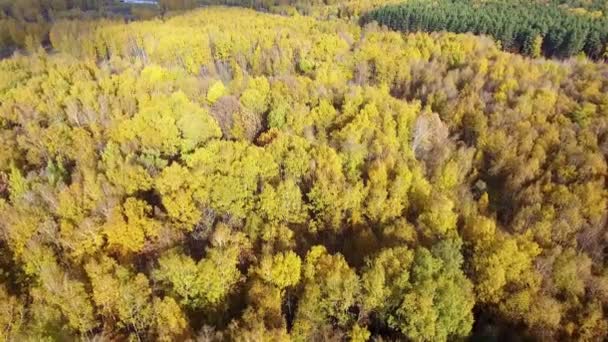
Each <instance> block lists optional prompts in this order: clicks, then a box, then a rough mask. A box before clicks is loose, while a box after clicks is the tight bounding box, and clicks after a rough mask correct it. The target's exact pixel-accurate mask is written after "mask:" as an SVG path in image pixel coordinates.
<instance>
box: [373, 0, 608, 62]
mask: <svg viewBox="0 0 608 342" xmlns="http://www.w3.org/2000/svg"><path fill="white" fill-rule="evenodd" d="M592 5H593V4H592ZM593 8H596V7H595V6H590V7H589V8H588V9H589V10H591V9H593ZM577 9H578V10H573V9H572V8H564V7H560V6H557V4H556V3H554V4H544V3H538V2H534V1H529V0H491V1H484V2H481V3H480V2H479V1H478V0H440V1H427V0H410V1H407V2H405V3H403V4H398V5H389V6H386V7H380V8H377V9H375V10H373V11H371V12H369V13H367V14H366V15H365V16H364V17H363V18H362V20H363V22H370V21H377V22H378V23H380V24H382V25H386V26H388V27H390V28H392V29H395V30H401V31H405V32H410V31H425V32H434V31H449V32H456V33H466V32H472V33H475V34H485V35H489V36H492V37H494V38H496V39H497V40H499V41H500V42H501V44H502V46H503V48H505V49H507V50H510V51H518V52H523V53H525V54H527V55H529V56H532V57H539V56H541V54H542V55H545V56H550V57H570V56H573V55H576V54H578V53H580V52H584V53H585V54H586V55H587V56H588V57H590V58H593V59H608V17H606V16H604V15H603V13H602V12H601V11H600V12H598V11H587V10H586V9H585V8H577Z"/></svg>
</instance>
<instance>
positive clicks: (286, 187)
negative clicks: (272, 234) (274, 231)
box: [260, 179, 307, 223]
mask: <svg viewBox="0 0 608 342" xmlns="http://www.w3.org/2000/svg"><path fill="white" fill-rule="evenodd" d="M260 210H261V211H262V213H264V214H265V215H266V217H267V218H268V219H269V220H271V221H283V222H290V223H302V222H304V221H305V219H306V217H307V215H306V205H305V204H304V202H303V201H302V194H301V193H300V188H299V187H298V185H297V184H296V183H295V182H294V181H293V180H292V179H287V180H286V181H284V182H281V183H279V185H278V186H277V187H276V189H275V188H274V187H273V186H271V185H270V184H267V185H266V186H264V190H262V193H261V194H260Z"/></svg>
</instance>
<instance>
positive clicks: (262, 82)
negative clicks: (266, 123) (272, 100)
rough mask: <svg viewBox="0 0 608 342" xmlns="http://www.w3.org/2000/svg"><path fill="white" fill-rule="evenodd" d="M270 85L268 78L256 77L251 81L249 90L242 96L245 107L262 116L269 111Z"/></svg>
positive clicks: (248, 86) (248, 85)
mask: <svg viewBox="0 0 608 342" xmlns="http://www.w3.org/2000/svg"><path fill="white" fill-rule="evenodd" d="M269 93H270V83H268V79H266V77H263V76H262V77H255V78H252V79H250V80H249V83H248V84H247V89H245V91H244V92H243V94H242V95H241V103H242V104H243V107H245V108H247V109H249V110H251V111H252V112H253V113H255V114H258V115H260V114H262V113H263V112H265V111H266V109H268V101H269V98H268V95H269Z"/></svg>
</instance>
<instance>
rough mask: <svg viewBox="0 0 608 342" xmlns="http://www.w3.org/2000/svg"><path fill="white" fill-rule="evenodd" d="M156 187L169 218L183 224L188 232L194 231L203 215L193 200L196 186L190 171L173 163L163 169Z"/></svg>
mask: <svg viewBox="0 0 608 342" xmlns="http://www.w3.org/2000/svg"><path fill="white" fill-rule="evenodd" d="M155 185H156V189H158V191H159V192H160V194H161V196H162V202H163V206H164V207H165V209H166V210H167V213H168V214H169V217H170V218H171V219H173V220H176V221H178V222H181V223H182V224H183V225H184V226H185V228H186V229H187V230H190V229H192V227H193V226H194V225H195V224H196V223H197V222H198V221H199V219H200V215H201V214H200V211H199V210H198V208H197V207H196V205H195V204H194V203H193V200H192V194H193V193H194V187H193V186H194V185H193V184H192V181H191V175H190V172H189V171H188V169H186V168H185V167H183V166H181V165H179V164H178V163H173V164H171V165H170V166H168V167H166V168H165V169H163V171H162V173H161V175H160V176H159V177H158V178H157V179H156V183H155Z"/></svg>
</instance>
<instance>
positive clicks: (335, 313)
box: [293, 246, 360, 340]
mask: <svg viewBox="0 0 608 342" xmlns="http://www.w3.org/2000/svg"><path fill="white" fill-rule="evenodd" d="M302 273H303V277H302V278H303V279H302V281H303V284H302V285H303V292H302V295H301V298H300V300H299V302H298V309H297V312H296V320H295V323H294V327H293V336H294V337H295V338H296V339H297V340H307V339H310V338H314V337H315V336H317V335H316V334H318V333H320V332H321V331H322V330H323V329H324V328H325V327H327V326H328V324H330V322H331V321H335V322H336V325H337V326H338V327H341V328H347V327H349V326H350V324H352V321H353V317H352V316H351V314H350V312H349V309H350V308H351V307H352V306H353V305H355V303H356V300H357V297H358V295H359V291H360V285H359V279H358V277H357V274H356V273H355V272H354V271H353V270H352V269H351V268H350V267H349V266H348V264H347V263H346V261H345V260H344V258H343V257H342V256H341V255H339V254H337V255H331V254H329V253H328V252H327V250H326V249H325V247H322V246H315V247H313V248H312V249H311V250H310V251H309V252H308V254H307V255H306V262H305V265H304V268H303V272H302Z"/></svg>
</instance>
